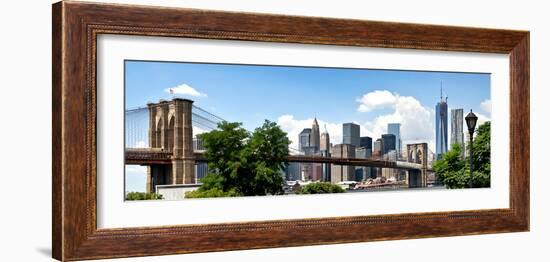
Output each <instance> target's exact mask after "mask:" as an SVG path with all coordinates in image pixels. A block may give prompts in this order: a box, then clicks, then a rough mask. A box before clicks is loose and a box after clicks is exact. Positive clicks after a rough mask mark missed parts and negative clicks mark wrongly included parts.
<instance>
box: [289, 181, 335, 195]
mask: <svg viewBox="0 0 550 262" xmlns="http://www.w3.org/2000/svg"><path fill="white" fill-rule="evenodd" d="M344 192H346V191H345V190H344V189H343V188H342V187H341V186H339V185H334V184H331V183H327V182H314V183H310V184H307V185H305V186H303V187H302V188H300V190H299V191H298V192H297V193H298V194H325V193H344Z"/></svg>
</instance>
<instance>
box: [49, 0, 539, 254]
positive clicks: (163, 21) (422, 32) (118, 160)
mask: <svg viewBox="0 0 550 262" xmlns="http://www.w3.org/2000/svg"><path fill="white" fill-rule="evenodd" d="M52 99H53V138H52V140H53V141H52V143H53V163H52V166H53V196H52V198H53V236H52V237H53V257H54V258H56V259H58V260H63V261H65V260H81V259H99V258H116V257H128V256H147V255H161V254H180V253H191V252H207V251H222V250H237V249H253V248H269V247H282V246H302V245H319V244H330V243H348V242H360V241H377V240H390V239H392V240H393V239H409V238H422V237H440V236H453V235H470V234H486V233H500V232H519V231H528V230H529V32H527V31H511V30H501V29H484V28H465V27H452V26H437V25H420V24H404V23H390V22H375V21H360V20H344V19H328V18H316V17H295V16H281V15H265V14H262V15H260V14H251V13H233V12H220V11H206V10H195V9H180V8H161V7H151V6H129V5H112V4H99V3H82V2H71V1H68V2H67V1H63V2H59V3H56V4H54V5H53V96H52Z"/></svg>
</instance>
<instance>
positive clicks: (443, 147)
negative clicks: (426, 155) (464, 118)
mask: <svg viewBox="0 0 550 262" xmlns="http://www.w3.org/2000/svg"><path fill="white" fill-rule="evenodd" d="M447 113H448V112H447V98H445V100H443V94H442V95H441V100H440V101H439V103H437V105H436V106H435V156H436V158H437V159H440V158H441V155H442V154H443V153H445V152H447V151H448V146H447V141H448V125H447Z"/></svg>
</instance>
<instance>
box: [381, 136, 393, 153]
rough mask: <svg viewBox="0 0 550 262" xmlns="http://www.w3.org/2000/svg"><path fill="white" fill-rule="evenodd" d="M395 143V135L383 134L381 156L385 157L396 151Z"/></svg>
mask: <svg viewBox="0 0 550 262" xmlns="http://www.w3.org/2000/svg"><path fill="white" fill-rule="evenodd" d="M395 141H396V138H395V135H393V134H383V135H382V149H381V151H382V152H381V154H382V155H385V154H387V153H388V152H390V151H391V150H396V148H395V144H396V143H395Z"/></svg>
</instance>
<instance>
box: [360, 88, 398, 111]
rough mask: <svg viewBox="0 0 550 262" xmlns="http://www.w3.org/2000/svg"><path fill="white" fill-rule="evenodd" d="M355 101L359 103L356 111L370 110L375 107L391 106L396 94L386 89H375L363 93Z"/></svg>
mask: <svg viewBox="0 0 550 262" xmlns="http://www.w3.org/2000/svg"><path fill="white" fill-rule="evenodd" d="M357 102H359V103H360V105H359V107H358V108H357V111H359V112H370V111H373V110H375V109H380V108H386V107H390V106H393V105H394V104H395V102H396V96H395V95H394V94H392V93H391V92H390V91H387V90H376V91H373V92H370V93H367V94H364V95H363V96H362V97H361V98H358V99H357Z"/></svg>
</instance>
